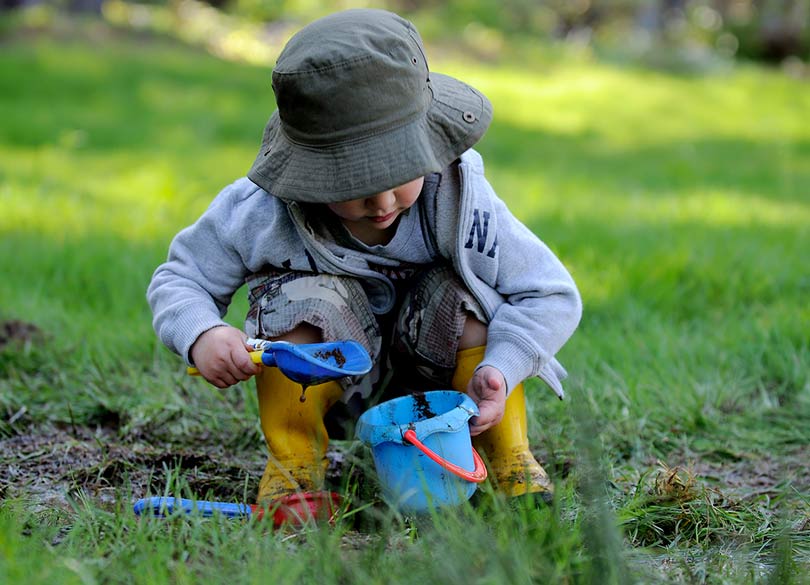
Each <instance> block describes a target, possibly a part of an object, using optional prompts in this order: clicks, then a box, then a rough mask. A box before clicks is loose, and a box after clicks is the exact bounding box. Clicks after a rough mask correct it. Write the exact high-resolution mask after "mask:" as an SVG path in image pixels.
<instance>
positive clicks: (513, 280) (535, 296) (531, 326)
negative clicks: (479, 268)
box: [481, 199, 582, 391]
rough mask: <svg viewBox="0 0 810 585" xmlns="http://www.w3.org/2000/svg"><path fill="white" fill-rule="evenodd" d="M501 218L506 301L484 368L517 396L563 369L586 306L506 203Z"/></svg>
mask: <svg viewBox="0 0 810 585" xmlns="http://www.w3.org/2000/svg"><path fill="white" fill-rule="evenodd" d="M495 213H496V215H497V238H498V240H497V241H498V248H499V249H498V250H497V259H498V262H497V276H496V281H495V290H496V291H497V292H498V293H499V294H500V295H501V296H502V297H503V298H504V300H505V302H504V303H502V304H500V305H499V306H498V307H497V308H496V309H495V312H494V314H493V316H492V319H491V321H490V323H489V328H488V333H487V350H486V353H485V356H484V360H483V361H482V363H481V365H482V366H483V365H491V366H493V367H495V368H497V369H499V370H500V371H501V372H502V373H503V374H504V377H505V378H506V382H507V388H508V389H509V391H511V389H512V388H514V387H515V386H516V385H517V384H519V383H520V382H522V381H523V380H524V379H526V378H528V377H530V376H534V375H541V377H544V379H545V378H546V377H545V376H542V374H541V372H543V371H544V370H546V371H548V370H547V368H549V367H552V369H553V370H554V371H555V372H556V371H558V370H561V368H559V365H558V364H556V362H555V361H554V359H553V358H554V355H555V354H556V353H557V352H558V351H559V350H560V349H561V348H562V346H563V345H564V344H565V342H566V341H568V339H569V338H570V337H571V335H572V334H573V333H574V330H575V329H576V328H577V325H578V324H579V321H580V318H581V316H582V301H581V299H580V296H579V292H578V291H577V288H576V285H575V284H574V280H573V278H572V277H571V275H570V274H569V273H568V271H567V270H566V268H565V267H564V266H563V264H562V262H560V260H559V259H558V258H557V257H556V256H555V255H554V253H553V252H552V251H551V250H550V249H549V248H548V246H546V244H544V243H543V242H542V241H541V240H540V239H539V238H538V237H537V236H536V235H535V234H534V233H532V232H531V231H530V230H529V229H528V228H527V227H526V226H524V225H523V224H522V223H521V222H520V221H518V220H517V219H516V218H515V217H514V216H513V215H512V213H511V212H510V211H509V209H508V208H507V207H506V205H505V204H504V203H503V202H502V201H500V199H497V200H496V201H495ZM551 362H554V365H552V363H551ZM547 381H549V380H547Z"/></svg>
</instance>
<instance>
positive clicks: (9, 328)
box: [0, 319, 45, 350]
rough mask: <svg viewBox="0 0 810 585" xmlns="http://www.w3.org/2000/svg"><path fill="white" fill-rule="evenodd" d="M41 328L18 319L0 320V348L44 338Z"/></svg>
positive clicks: (34, 341)
mask: <svg viewBox="0 0 810 585" xmlns="http://www.w3.org/2000/svg"><path fill="white" fill-rule="evenodd" d="M44 337H45V336H44V334H43V332H42V330H41V329H40V328H39V327H37V326H36V325H34V324H33V323H26V322H25V321H20V320H18V319H10V320H8V321H0V350H2V349H5V348H6V346H10V345H25V344H29V343H36V342H39V341H40V340H42V339H44Z"/></svg>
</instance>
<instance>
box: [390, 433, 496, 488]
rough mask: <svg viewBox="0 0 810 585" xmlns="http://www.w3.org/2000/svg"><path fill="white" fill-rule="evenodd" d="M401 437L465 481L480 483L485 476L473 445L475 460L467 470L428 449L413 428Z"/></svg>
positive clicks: (485, 469)
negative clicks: (469, 469) (472, 467)
mask: <svg viewBox="0 0 810 585" xmlns="http://www.w3.org/2000/svg"><path fill="white" fill-rule="evenodd" d="M403 438H404V439H405V440H406V441H407V442H408V443H410V444H411V445H413V446H414V447H416V448H417V449H419V450H420V451H421V452H422V453H424V454H425V455H427V456H428V457H429V458H430V459H431V460H433V461H435V462H436V463H438V464H439V465H441V466H442V467H443V468H444V469H446V470H447V471H449V472H450V473H452V474H454V475H457V476H458V477H460V478H461V479H466V480H467V481H471V482H473V483H481V482H482V481H484V480H485V479H486V478H487V468H486V466H485V465H484V462H483V460H482V459H481V456H480V455H479V454H478V451H476V450H475V447H472V454H473V461H474V462H475V469H473V470H472V471H467V470H466V469H464V468H463V467H459V466H458V465H456V464H454V463H450V462H449V461H448V460H447V459H445V458H444V457H442V456H441V455H439V454H438V453H436V452H435V451H432V450H430V449H429V448H428V447H426V446H425V444H424V443H422V441H420V440H419V439H418V438H417V437H416V432H415V431H414V430H413V429H408V430H407V431H405V434H404V435H403Z"/></svg>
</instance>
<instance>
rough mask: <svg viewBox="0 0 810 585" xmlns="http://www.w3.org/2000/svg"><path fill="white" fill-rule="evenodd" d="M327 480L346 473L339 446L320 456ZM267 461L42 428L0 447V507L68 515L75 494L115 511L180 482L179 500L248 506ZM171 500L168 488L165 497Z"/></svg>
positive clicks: (260, 454) (92, 431)
mask: <svg viewBox="0 0 810 585" xmlns="http://www.w3.org/2000/svg"><path fill="white" fill-rule="evenodd" d="M327 458H328V460H329V468H328V470H327V477H329V478H331V479H332V480H333V481H337V480H338V479H339V478H340V476H341V474H342V470H343V467H344V465H345V461H344V453H343V451H342V448H341V446H340V445H339V444H334V445H330V448H329V451H328V452H327ZM265 463H266V455H265V453H264V450H263V449H262V448H261V447H260V446H258V445H257V447H256V449H255V450H252V451H251V452H250V453H241V454H234V453H231V452H228V451H226V449H225V448H224V447H222V446H218V445H201V446H200V447H199V448H195V449H194V450H191V449H187V448H186V449H182V448H180V449H179V448H176V447H162V446H159V445H153V444H148V443H145V442H142V441H138V442H131V441H127V440H125V439H122V438H121V437H119V436H118V434H117V432H116V430H115V429H113V428H107V427H97V428H88V427H75V428H72V427H70V428H56V427H52V426H43V427H38V428H34V429H31V430H30V431H29V432H28V433H25V434H20V435H15V436H13V437H8V438H3V439H2V440H0V467H2V468H4V469H6V473H5V474H2V475H0V500H2V499H12V498H21V499H25V500H26V501H27V502H29V503H30V504H31V505H33V506H34V507H36V508H39V509H46V508H54V507H57V508H62V509H68V508H69V506H70V501H71V500H72V499H75V498H76V497H77V496H78V495H79V494H83V495H86V496H89V497H90V498H91V499H93V500H94V501H96V502H97V503H99V504H100V505H102V506H106V507H109V508H114V507H115V505H116V504H117V503H120V500H121V499H125V500H128V501H127V502H126V506H127V507H128V506H129V505H130V504H131V503H132V502H134V501H135V500H137V499H139V498H142V497H145V496H147V495H163V494H164V493H166V486H167V483H168V484H169V485H170V486H171V485H172V483H171V482H172V481H173V480H172V478H174V477H176V476H178V475H180V476H182V478H183V481H184V483H185V484H187V486H188V490H189V492H190V493H188V494H185V493H184V494H183V495H184V496H189V497H190V496H191V495H193V496H195V497H197V498H201V499H202V498H205V499H216V500H221V501H228V502H247V503H252V502H254V501H255V495H256V492H257V490H258V485H259V479H260V478H261V476H262V472H263V471H264V466H265ZM169 491H170V492H171V493H172V495H174V492H173V487H172V488H170V490H169Z"/></svg>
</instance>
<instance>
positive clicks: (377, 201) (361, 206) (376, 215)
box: [327, 177, 425, 244]
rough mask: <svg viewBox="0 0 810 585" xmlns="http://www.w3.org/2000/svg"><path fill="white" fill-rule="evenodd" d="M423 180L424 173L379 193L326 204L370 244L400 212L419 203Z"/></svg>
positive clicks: (377, 241)
mask: <svg viewBox="0 0 810 585" xmlns="http://www.w3.org/2000/svg"><path fill="white" fill-rule="evenodd" d="M424 181H425V178H424V177H419V178H418V179H414V180H413V181H410V182H408V183H405V184H404V185H400V186H399V187H394V188H393V189H389V190H388V191H383V192H382V193H377V194H376V195H371V196H369V197H365V198H362V199H351V200H350V201H343V202H342V203H328V204H327V207H329V209H330V210H331V211H332V213H334V214H335V215H337V216H338V217H339V218H340V219H341V221H342V222H343V225H345V226H346V227H347V228H348V230H349V231H350V232H351V233H352V235H354V236H355V237H356V238H358V239H359V240H360V241H363V242H366V243H367V244H376V243H380V242H381V241H382V240H383V239H384V238H383V236H384V235H386V234H387V233H388V232H387V230H388V228H390V227H391V226H393V225H394V222H396V220H397V218H398V217H399V216H400V214H401V213H402V212H403V211H405V210H407V209H409V208H410V207H411V206H412V205H413V204H414V203H416V200H417V199H418V198H419V193H421V191H422V184H423V183H424Z"/></svg>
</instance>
